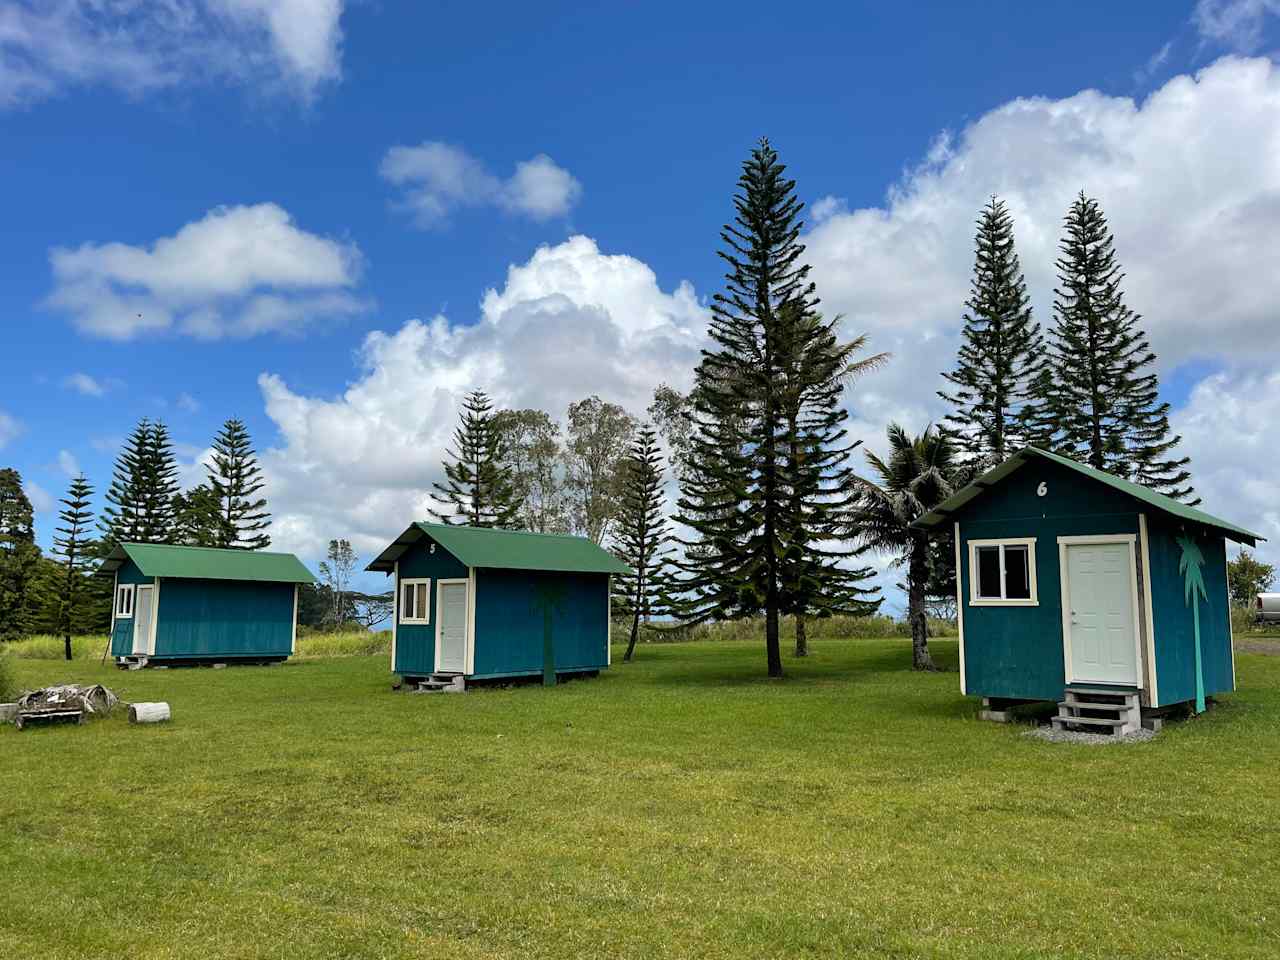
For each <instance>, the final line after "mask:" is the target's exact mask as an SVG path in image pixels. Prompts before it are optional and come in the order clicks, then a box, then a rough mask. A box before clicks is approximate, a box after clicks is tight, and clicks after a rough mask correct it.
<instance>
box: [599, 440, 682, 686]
mask: <svg viewBox="0 0 1280 960" xmlns="http://www.w3.org/2000/svg"><path fill="white" fill-rule="evenodd" d="M662 484H663V470H662V458H661V455H660V453H659V451H658V437H657V434H656V433H655V432H654V430H653V427H651V426H649V425H647V424H646V425H645V426H643V427H641V428H640V431H639V433H638V434H637V435H636V438H635V440H634V441H633V442H632V444H631V452H630V455H629V456H628V457H627V459H626V461H625V464H624V468H623V489H622V505H621V510H620V512H619V515H618V519H617V522H616V524H615V525H614V547H613V552H614V553H615V554H616V555H617V556H618V558H619V559H620V560H622V562H623V563H625V564H627V566H629V567H631V569H632V571H633V572H632V573H631V574H630V575H625V574H624V575H620V576H616V577H615V578H614V585H615V596H617V598H618V599H619V600H620V601H621V604H620V605H621V607H622V610H623V611H625V612H626V614H627V615H628V616H629V617H630V618H631V634H630V637H629V638H628V640H627V652H626V653H625V654H624V655H623V657H622V659H623V661H630V660H631V658H632V656H633V655H634V654H635V649H636V639H637V638H638V637H639V635H640V624H641V623H642V622H645V621H648V620H649V619H650V618H651V617H654V616H661V615H662V614H663V613H665V612H666V603H665V593H664V576H663V574H664V569H663V568H664V564H665V562H666V557H667V555H668V553H669V552H670V551H669V547H668V545H667V539H668V538H667V521H666V517H665V512H664V503H663V499H664V498H663V495H662Z"/></svg>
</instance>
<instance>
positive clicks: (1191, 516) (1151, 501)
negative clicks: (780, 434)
mask: <svg viewBox="0 0 1280 960" xmlns="http://www.w3.org/2000/svg"><path fill="white" fill-rule="evenodd" d="M1032 460H1039V461H1041V462H1048V463H1056V464H1058V465H1059V466H1063V467H1066V468H1068V469H1070V470H1074V471H1075V472H1076V473H1079V474H1081V475H1082V476H1084V477H1087V478H1089V479H1091V480H1093V481H1094V482H1096V483H1102V484H1105V485H1107V486H1109V487H1111V488H1112V489H1115V490H1119V491H1120V492H1121V493H1124V494H1126V495H1128V496H1130V497H1132V498H1134V499H1135V500H1136V501H1138V503H1140V504H1142V505H1144V506H1147V507H1150V508H1152V509H1155V510H1159V511H1160V512H1161V513H1163V514H1165V515H1167V516H1169V517H1171V518H1173V519H1174V520H1178V521H1181V522H1182V523H1191V524H1195V525H1197V526H1201V527H1205V528H1207V529H1210V530H1213V531H1215V532H1216V533H1219V534H1221V535H1222V536H1224V537H1226V538H1227V539H1228V540H1234V541H1236V542H1237V543H1246V544H1248V545H1249V546H1251V547H1252V546H1256V545H1257V541H1259V540H1266V537H1263V536H1261V535H1260V534H1257V533H1254V532H1252V531H1250V530H1246V529H1244V528H1243V527H1238V526H1236V525H1235V524H1234V523H1228V522H1227V521H1225V520H1220V519H1219V518H1217V517H1215V516H1213V515H1211V514H1208V513H1205V512H1204V511H1203V510H1199V509H1197V508H1195V507H1189V506H1187V505H1186V504H1185V503H1181V502H1180V501H1177V500H1174V499H1172V498H1170V497H1166V496H1165V495H1164V494H1161V493H1157V492H1156V491H1154V490H1150V489H1148V488H1146V487H1141V486H1139V485H1138V484H1136V483H1132V482H1131V481H1128V480H1124V479H1122V478H1120V477H1116V476H1113V475H1111V474H1109V473H1106V472H1104V471H1102V470H1098V469H1095V468H1094V467H1089V466H1086V465H1085V464H1082V463H1077V462H1076V461H1074V460H1072V459H1070V458H1068V457H1063V456H1060V455H1058V454H1056V453H1050V452H1049V451H1047V450H1041V449H1039V448H1038V447H1025V448H1023V449H1022V450H1019V451H1018V452H1017V453H1015V454H1014V455H1013V456H1011V457H1009V459H1008V460H1005V461H1004V462H1003V463H1001V464H999V465H998V466H995V467H992V468H991V469H990V470H988V471H987V472H986V473H984V474H982V476H980V477H978V478H977V479H976V480H974V481H973V482H972V483H970V484H968V485H967V486H965V487H962V488H961V489H960V490H957V491H956V492H955V493H953V494H952V495H951V496H950V497H948V498H947V499H946V500H944V501H943V502H942V503H940V504H938V506H936V507H934V508H933V509H932V510H930V511H929V512H928V513H926V514H924V515H923V516H921V517H919V518H917V519H916V520H914V521H913V522H912V523H911V526H912V527H913V528H915V529H917V530H932V529H935V528H937V527H940V526H942V524H944V523H947V522H949V521H951V520H952V519H953V518H954V517H955V515H956V514H958V513H959V512H960V511H962V510H963V509H964V508H965V507H966V506H967V505H968V504H969V503H970V501H972V500H975V499H977V498H978V497H980V496H982V494H983V493H984V492H985V491H986V490H988V489H989V488H991V487H994V486H995V485H996V484H998V483H1000V481H1002V480H1004V479H1005V478H1006V477H1007V476H1009V474H1011V473H1013V472H1014V471H1016V470H1018V469H1020V468H1021V467H1022V466H1024V465H1025V464H1027V463H1028V462H1030V461H1032Z"/></svg>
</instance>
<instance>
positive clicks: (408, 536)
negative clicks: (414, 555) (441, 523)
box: [365, 523, 426, 573]
mask: <svg viewBox="0 0 1280 960" xmlns="http://www.w3.org/2000/svg"><path fill="white" fill-rule="evenodd" d="M425 536H426V534H425V533H424V532H423V531H422V528H421V527H419V526H418V525H417V524H416V523H411V524H409V526H408V527H407V528H405V531H404V533H402V534H400V536H398V537H396V538H395V539H394V540H392V541H391V543H390V545H388V546H387V548H386V549H385V550H383V551H382V552H381V553H380V554H378V555H377V556H376V557H374V558H373V559H372V560H370V561H369V565H368V566H367V567H365V569H366V570H372V571H373V572H374V573H393V572H394V571H395V569H396V561H397V560H399V559H400V558H401V557H402V556H404V553H405V551H406V550H408V549H409V548H410V547H411V546H413V545H414V544H415V543H417V542H418V541H419V540H421V539H422V538H423V537H425Z"/></svg>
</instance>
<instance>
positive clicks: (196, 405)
mask: <svg viewBox="0 0 1280 960" xmlns="http://www.w3.org/2000/svg"><path fill="white" fill-rule="evenodd" d="M177 404H178V409H179V410H185V411H186V412H187V413H199V411H200V401H199V400H197V399H196V398H195V397H193V396H192V395H191V394H189V393H180V394H178V400H177Z"/></svg>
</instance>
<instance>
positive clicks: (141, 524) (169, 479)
mask: <svg viewBox="0 0 1280 960" xmlns="http://www.w3.org/2000/svg"><path fill="white" fill-rule="evenodd" d="M178 492H179V490H178V462H177V460H176V458H175V457H174V455H173V443H172V441H171V440H170V439H169V430H168V428H167V427H166V426H165V425H164V424H163V423H161V422H159V421H158V420H157V421H151V420H148V419H147V418H145V417H144V418H143V419H141V420H139V421H138V425H137V426H136V427H134V429H133V433H131V434H130V435H129V438H128V439H127V440H126V441H125V445H124V449H123V450H121V452H120V455H119V456H118V457H117V458H116V463H115V473H114V475H113V477H112V480H111V486H110V487H108V488H107V506H106V509H104V510H103V512H102V519H101V521H100V526H101V528H102V532H103V539H104V541H105V542H106V544H105V545H106V548H107V549H110V548H111V547H112V546H114V545H115V544H117V543H173V542H175V540H176V539H177V534H178V531H177V521H176V515H175V514H176V509H177V506H178V504H177V503H176V502H175V501H176V498H177V496H178Z"/></svg>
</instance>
